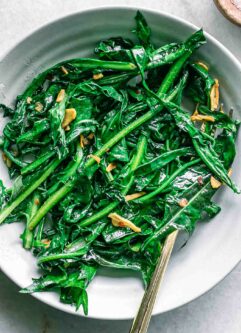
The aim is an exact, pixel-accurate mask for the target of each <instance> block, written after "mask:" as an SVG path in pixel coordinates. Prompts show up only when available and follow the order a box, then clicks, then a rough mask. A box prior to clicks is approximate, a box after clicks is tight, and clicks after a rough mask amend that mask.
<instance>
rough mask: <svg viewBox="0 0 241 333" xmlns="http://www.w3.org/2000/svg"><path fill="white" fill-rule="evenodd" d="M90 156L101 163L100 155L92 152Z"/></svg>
mask: <svg viewBox="0 0 241 333" xmlns="http://www.w3.org/2000/svg"><path fill="white" fill-rule="evenodd" d="M88 157H89V158H93V159H94V160H95V161H96V162H97V163H98V164H100V161H101V158H100V157H99V156H96V155H93V154H90V155H88Z"/></svg>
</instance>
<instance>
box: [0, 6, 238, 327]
mask: <svg viewBox="0 0 241 333" xmlns="http://www.w3.org/2000/svg"><path fill="white" fill-rule="evenodd" d="M118 4H122V5H130V6H131V5H132V6H139V7H146V6H147V5H148V7H149V8H152V9H158V10H163V11H166V12H169V13H172V14H175V15H177V16H180V17H182V18H185V19H187V20H189V21H190V22H192V23H194V24H196V25H198V26H202V27H203V28H204V29H205V30H206V31H208V32H209V33H211V34H212V35H213V36H214V37H216V38H217V39H218V40H219V41H221V42H222V43H223V44H224V45H226V46H227V47H228V48H229V49H230V50H231V51H232V52H233V53H234V54H235V55H236V57H237V58H238V59H239V60H241V39H240V37H241V29H240V28H238V27H236V26H234V25H233V24H231V23H229V22H228V21H227V20H226V19H224V18H223V17H222V16H221V15H220V14H219V12H218V11H217V9H216V8H215V6H214V5H213V2H212V1H210V0H202V1H197V0H149V1H148V2H147V1H141V0H139V1H137V0H136V1H135V0H118V1H116V0H109V1H107V0H88V1H85V2H84V1H83V0H79V1H78V0H54V1H50V0H35V1H33V0H22V1H19V0H0V46H1V47H0V56H2V55H3V54H4V53H5V52H6V51H7V50H8V49H9V48H10V47H12V46H14V44H15V43H16V42H18V41H19V40H21V39H22V38H23V37H24V36H26V35H28V34H30V33H31V32H32V31H33V30H35V29H37V28H38V27H40V26H41V25H43V24H46V23H48V22H50V21H52V20H54V19H57V18H58V17H61V16H65V15H67V14H69V13H74V12H76V11H80V10H82V9H85V8H91V7H95V6H101V5H118ZM240 282H241V264H239V265H238V266H237V267H236V268H235V269H234V271H233V272H232V273H231V274H230V275H229V276H228V277H227V278H225V279H224V281H222V282H221V283H220V284H219V285H218V286H216V287H215V288H214V289H212V290H211V291H209V292H208V293H207V294H206V295H204V296H202V297H200V298H199V299H197V300H195V301H193V302H192V303H189V304H187V305H185V306H183V307H181V308H179V309H177V310H174V311H171V312H168V313H165V314H163V315H159V316H155V317H154V318H153V319H152V322H151V325H150V328H149V332H150V333H160V332H165V333H174V332H175V333H240V332H241V288H240ZM177 287H178V286H177ZM129 326H130V322H129V321H98V320H92V319H87V318H79V317H75V316H71V315H67V314H64V313H62V312H60V311H57V310H55V309H52V308H50V307H49V306H47V305H45V304H42V303H40V302H39V301H37V300H35V299H34V298H32V297H31V296H28V295H20V294H19V293H18V287H17V286H16V285H14V284H13V283H12V282H11V281H10V280H9V279H8V278H7V277H5V276H4V275H3V274H2V273H0V333H3V332H4V333H68V332H71V333H75V332H78V333H85V332H88V333H95V332H100V333H102V332H103V333H113V332H115V333H124V332H128V328H129Z"/></svg>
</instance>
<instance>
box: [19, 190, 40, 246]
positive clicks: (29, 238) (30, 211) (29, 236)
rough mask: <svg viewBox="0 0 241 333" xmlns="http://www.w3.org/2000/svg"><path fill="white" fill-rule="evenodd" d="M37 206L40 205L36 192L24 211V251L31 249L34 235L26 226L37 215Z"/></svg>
mask: <svg viewBox="0 0 241 333" xmlns="http://www.w3.org/2000/svg"><path fill="white" fill-rule="evenodd" d="M39 204H40V195H39V193H37V192H36V193H34V195H33V197H32V200H31V201H29V203H28V206H27V211H26V215H27V223H26V227H25V230H24V233H23V235H22V240H23V247H24V248H25V249H31V247H32V242H33V236H34V233H33V231H30V230H29V229H28V225H29V222H30V220H31V219H32V217H33V216H34V215H35V214H36V213H37V210H38V207H39Z"/></svg>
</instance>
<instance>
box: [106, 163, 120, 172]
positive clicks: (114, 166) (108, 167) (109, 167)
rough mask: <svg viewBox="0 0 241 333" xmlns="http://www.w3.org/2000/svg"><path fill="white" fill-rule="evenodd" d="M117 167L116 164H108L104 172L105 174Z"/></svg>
mask: <svg viewBox="0 0 241 333" xmlns="http://www.w3.org/2000/svg"><path fill="white" fill-rule="evenodd" d="M116 167H117V164H116V163H110V164H109V165H108V166H107V167H106V169H105V170H106V171H107V172H111V171H112V170H114V169H115V168H116Z"/></svg>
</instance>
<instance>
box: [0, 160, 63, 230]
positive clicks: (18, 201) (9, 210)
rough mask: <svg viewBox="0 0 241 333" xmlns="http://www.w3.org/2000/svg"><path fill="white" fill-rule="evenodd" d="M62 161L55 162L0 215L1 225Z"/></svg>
mask: <svg viewBox="0 0 241 333" xmlns="http://www.w3.org/2000/svg"><path fill="white" fill-rule="evenodd" d="M60 162H61V160H55V161H53V162H52V163H51V164H50V165H49V167H48V168H47V169H46V170H45V171H44V173H43V174H42V176H40V177H39V178H38V179H37V180H36V181H35V182H34V183H33V184H31V185H30V186H28V187H27V188H26V189H25V191H23V192H22V193H21V194H19V196H18V197H17V198H16V199H15V200H14V201H13V202H11V203H10V204H9V205H7V206H6V207H5V208H4V209H3V210H2V211H1V213H0V224H1V223H2V222H3V221H4V220H5V219H6V218H7V217H8V216H9V215H10V214H11V213H12V211H13V210H14V209H15V208H16V207H17V206H18V205H20V204H21V202H23V200H25V199H26V198H27V197H28V196H29V195H30V194H31V193H32V192H33V191H34V190H35V189H36V188H38V187H39V185H40V184H42V183H43V182H44V181H45V180H46V179H47V178H48V177H49V175H51V173H52V172H53V171H54V170H55V169H56V168H57V166H58V165H59V164H60Z"/></svg>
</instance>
